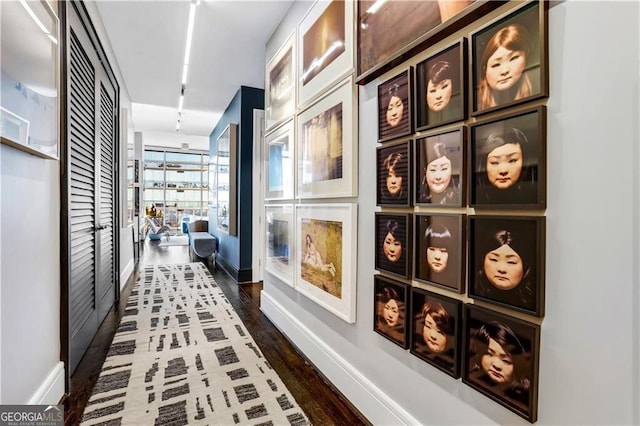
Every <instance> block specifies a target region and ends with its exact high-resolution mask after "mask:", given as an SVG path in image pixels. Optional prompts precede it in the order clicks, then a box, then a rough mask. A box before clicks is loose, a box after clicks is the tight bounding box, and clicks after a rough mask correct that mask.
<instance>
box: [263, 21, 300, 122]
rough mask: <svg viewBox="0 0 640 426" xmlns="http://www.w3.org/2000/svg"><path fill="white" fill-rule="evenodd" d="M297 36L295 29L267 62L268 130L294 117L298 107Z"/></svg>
mask: <svg viewBox="0 0 640 426" xmlns="http://www.w3.org/2000/svg"><path fill="white" fill-rule="evenodd" d="M295 36H296V35H295V31H294V32H293V33H292V34H291V35H290V36H289V37H288V38H287V41H286V42H285V43H284V44H283V45H282V47H280V49H279V50H278V52H277V53H276V54H275V56H274V57H273V58H272V59H271V60H270V61H269V62H268V63H267V70H266V81H265V85H264V93H265V105H264V118H265V128H266V130H267V131H268V130H269V129H271V128H273V127H275V126H277V125H278V123H280V122H281V121H284V120H286V119H287V118H290V117H293V113H294V112H295V109H296V68H295V67H296V62H295V60H296V57H295V56H296V49H295V40H296V37H295Z"/></svg>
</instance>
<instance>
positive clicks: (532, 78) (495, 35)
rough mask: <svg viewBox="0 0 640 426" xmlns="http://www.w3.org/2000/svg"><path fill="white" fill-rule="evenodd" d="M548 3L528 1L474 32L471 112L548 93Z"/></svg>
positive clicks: (489, 109)
mask: <svg viewBox="0 0 640 426" xmlns="http://www.w3.org/2000/svg"><path fill="white" fill-rule="evenodd" d="M547 3H548V2H539V1H528V2H526V3H525V4H524V5H522V6H521V7H518V8H517V9H516V10H514V11H511V12H509V13H508V14H507V15H506V16H502V17H500V18H498V19H497V20H495V21H493V22H491V23H489V24H488V25H487V26H485V27H483V28H481V29H479V30H478V31H476V32H474V33H472V34H471V57H472V60H471V63H472V66H471V75H472V76H473V77H472V83H473V102H472V113H471V115H474V116H475V115H479V114H484V113H486V112H490V111H495V110H498V109H501V108H506V107H510V106H513V105H517V104H520V103H523V102H527V101H531V100H533V99H537V98H540V97H545V96H549V92H548V85H547V80H548V75H549V70H548V59H547V58H548V49H547Z"/></svg>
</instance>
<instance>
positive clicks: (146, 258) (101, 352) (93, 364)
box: [64, 241, 368, 425]
mask: <svg viewBox="0 0 640 426" xmlns="http://www.w3.org/2000/svg"><path fill="white" fill-rule="evenodd" d="M159 243H160V241H145V242H144V248H143V250H141V258H140V261H139V263H138V265H137V267H136V269H135V270H134V272H133V274H132V276H131V278H130V279H129V280H128V282H127V283H126V286H125V288H124V290H123V291H122V293H121V299H120V302H119V305H117V306H116V307H114V308H112V309H111V311H110V312H109V314H108V315H107V317H106V318H105V320H104V322H103V323H102V325H101V326H100V329H99V330H98V333H97V335H96V336H95V338H94V339H93V341H92V342H91V345H90V346H89V348H88V349H87V352H86V354H85V355H84V357H83V358H82V360H81V361H80V364H79V365H78V368H77V369H76V371H75V373H74V374H73V376H72V377H71V389H70V395H69V396H68V397H67V398H66V400H65V401H64V406H65V424H66V425H77V424H79V423H80V421H81V419H82V413H83V411H84V408H85V405H86V403H87V401H88V399H89V397H90V396H91V391H92V389H93V386H94V384H95V382H96V380H97V379H98V376H99V375H100V370H101V367H102V364H103V363H104V360H105V358H106V355H107V352H108V350H109V347H110V345H111V341H112V339H113V336H114V334H115V331H116V329H117V327H118V324H119V322H120V318H121V316H122V312H123V311H124V307H125V305H126V302H127V299H128V297H129V294H130V292H131V289H132V287H133V284H134V283H135V281H136V279H137V278H138V274H139V271H140V270H141V269H143V268H144V266H146V265H159V264H181V263H190V262H191V260H190V259H189V247H188V246H169V247H159V246H158V245H159ZM207 268H208V269H209V271H210V272H211V274H212V275H213V277H214V279H215V280H216V283H217V284H218V286H219V287H220V288H221V289H222V291H223V292H224V294H225V296H226V297H227V299H228V300H229V302H230V303H231V305H232V306H233V308H234V309H235V310H236V312H237V314H238V316H239V317H240V319H241V320H242V322H243V323H244V325H245V327H246V328H247V329H248V330H249V332H250V333H251V335H252V337H253V338H254V340H255V341H256V343H257V344H258V346H259V348H260V350H261V351H262V353H263V354H264V356H265V358H266V359H267V360H268V361H269V363H270V364H271V366H272V367H273V369H274V370H275V372H276V373H277V374H278V375H279V376H280V378H281V379H282V381H283V382H284V384H285V385H286V386H287V388H288V389H289V391H290V392H291V394H292V395H293V397H294V398H295V399H296V401H297V403H298V404H299V405H300V407H301V408H302V409H303V410H304V412H305V414H306V415H307V417H308V418H309V420H310V421H311V423H312V424H315V425H360V424H368V422H367V421H366V419H364V418H363V417H362V416H361V415H359V414H358V413H357V412H356V410H355V409H353V408H352V406H351V405H350V404H349V403H348V402H347V401H346V400H345V399H344V398H343V397H342V396H341V395H339V394H338V393H337V392H334V391H333V390H332V387H330V386H329V385H327V384H326V383H325V381H324V380H323V378H322V376H321V375H319V374H318V373H317V371H316V370H315V369H313V368H312V367H311V366H310V365H309V364H308V363H307V362H306V360H305V358H303V357H302V356H300V355H299V354H298V352H297V351H296V349H295V347H294V346H292V345H291V344H290V343H289V341H288V340H287V339H286V338H285V337H284V336H283V335H282V334H281V333H280V332H279V331H278V330H277V329H276V328H275V327H274V326H273V324H271V322H270V321H269V320H268V319H267V318H266V317H265V316H264V315H263V314H262V312H261V311H260V291H261V289H262V284H261V283H255V284H243V285H237V284H236V283H235V282H234V281H233V280H232V279H231V278H230V277H229V276H228V275H227V273H226V272H224V271H223V270H222V269H220V268H218V269H216V270H213V269H212V265H211V264H208V265H207ZM116 308H117V309H116ZM150 421H151V419H150Z"/></svg>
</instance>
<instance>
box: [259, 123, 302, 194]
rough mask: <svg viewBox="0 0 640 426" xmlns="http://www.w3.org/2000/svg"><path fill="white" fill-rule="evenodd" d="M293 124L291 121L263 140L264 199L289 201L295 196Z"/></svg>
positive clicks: (295, 166)
mask: <svg viewBox="0 0 640 426" xmlns="http://www.w3.org/2000/svg"><path fill="white" fill-rule="evenodd" d="M295 146H296V142H295V123H294V121H293V119H291V120H289V121H287V122H285V123H283V124H282V125H281V126H280V127H278V128H276V129H275V130H273V131H272V132H271V133H268V134H267V135H266V136H265V138H264V174H263V176H264V185H265V188H264V199H265V200H291V199H293V198H294V196H295V193H294V191H295V172H296V168H297V164H296V157H295Z"/></svg>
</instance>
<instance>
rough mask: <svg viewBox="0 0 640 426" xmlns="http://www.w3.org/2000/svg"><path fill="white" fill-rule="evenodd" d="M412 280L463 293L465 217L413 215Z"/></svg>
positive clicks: (461, 215) (456, 215)
mask: <svg viewBox="0 0 640 426" xmlns="http://www.w3.org/2000/svg"><path fill="white" fill-rule="evenodd" d="M414 220H415V224H414V227H413V229H414V232H415V235H414V238H413V241H414V248H413V253H414V255H413V279H415V280H416V281H421V282H425V283H428V284H433V285H436V286H438V287H442V288H444V289H447V290H451V291H455V292H456V293H463V292H464V278H465V275H464V271H465V267H466V264H465V253H466V251H465V241H466V238H465V237H466V235H465V225H466V220H465V215H463V214H455V215H452V214H449V215H447V214H415V215H414Z"/></svg>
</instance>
